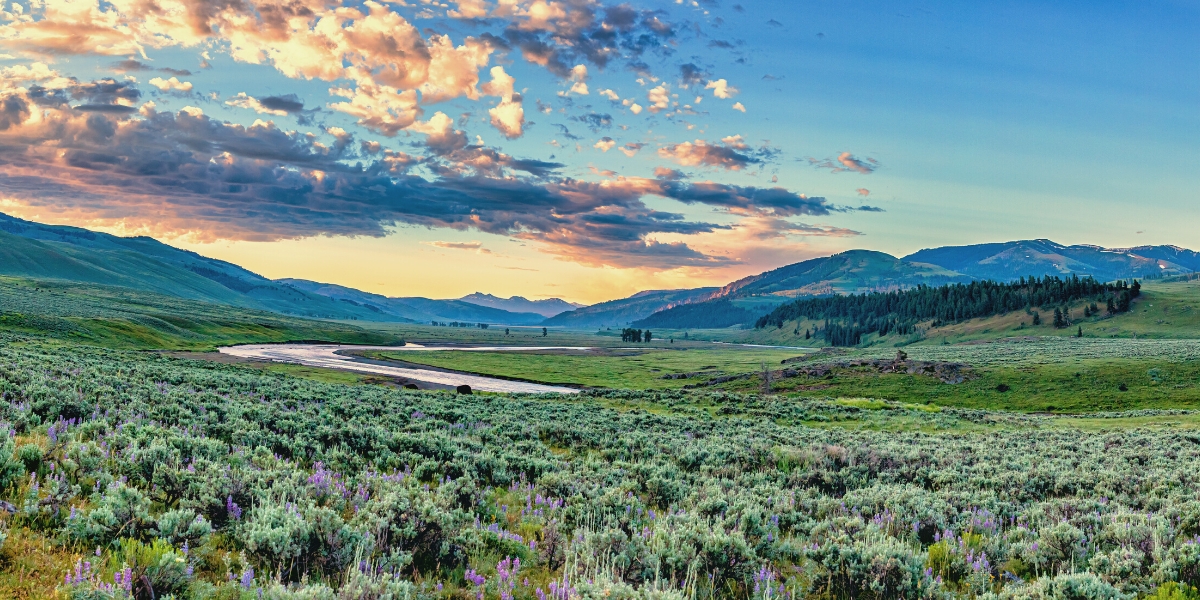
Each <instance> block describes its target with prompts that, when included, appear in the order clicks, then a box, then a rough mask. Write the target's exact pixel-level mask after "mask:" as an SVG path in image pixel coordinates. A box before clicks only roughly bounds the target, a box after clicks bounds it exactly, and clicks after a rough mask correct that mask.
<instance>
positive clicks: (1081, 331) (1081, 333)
mask: <svg viewBox="0 0 1200 600" xmlns="http://www.w3.org/2000/svg"><path fill="white" fill-rule="evenodd" d="M1075 337H1083V327H1080V328H1079V329H1077V330H1075Z"/></svg>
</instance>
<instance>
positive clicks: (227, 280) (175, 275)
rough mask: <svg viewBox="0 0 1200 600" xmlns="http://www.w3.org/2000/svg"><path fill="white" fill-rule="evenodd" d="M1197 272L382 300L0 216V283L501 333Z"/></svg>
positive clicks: (916, 263) (901, 269)
mask: <svg viewBox="0 0 1200 600" xmlns="http://www.w3.org/2000/svg"><path fill="white" fill-rule="evenodd" d="M1197 271H1200V252H1195V251H1192V250H1188V249H1185V248H1180V247H1177V246H1138V247H1134V248H1103V247H1100V246H1091V245H1075V246H1064V245H1061V244H1056V243H1054V242H1052V241H1050V240H1019V241H1013V242H1003V243H995V244H976V245H970V246H946V247H941V248H930V249H925V250H921V251H918V252H914V253H913V254H910V255H908V256H905V257H903V258H897V257H894V256H892V255H890V254H885V253H883V252H875V251H872V250H850V251H847V252H842V253H839V254H835V255H833V256H826V257H822V258H814V259H810V260H805V261H802V262H798V263H794V264H790V265H787V266H783V267H780V268H778V269H773V270H770V271H767V272H765V273H760V274H758V275H753V276H750V277H745V278H742V279H739V280H737V281H735V282H733V283H730V284H729V285H726V286H724V287H720V288H715V287H703V288H695V289H683V290H650V291H645V292H639V293H637V294H634V295H633V296H630V297H628V298H623V299H620V300H612V301H609V302H602V303H600V304H595V305H592V306H581V305H578V304H574V303H570V302H567V301H564V300H561V299H558V298H551V299H547V300H528V299H526V298H523V297H521V296H513V297H511V298H499V297H496V296H493V295H491V294H485V293H480V292H476V293H473V294H470V295H467V296H464V297H462V298H459V299H451V300H435V299H430V298H421V297H400V298H389V297H387V296H382V295H380V294H372V293H369V292H363V291H361V290H356V289H353V288H349V287H345V286H340V285H335V284H328V283H318V282H314V281H308V280H303V279H279V280H271V279H267V278H266V277H263V276H261V275H258V274H256V273H253V272H251V271H248V270H246V269H244V268H242V267H239V266H237V265H234V264H231V263H228V262H225V261H221V260H216V259H212V258H207V257H204V256H201V255H199V254H196V253H195V252H189V251H186V250H180V249H178V248H175V247H172V246H169V245H167V244H163V243H161V242H158V241H156V240H154V239H151V238H148V237H129V238H125V237H118V236H114V235H109V234H106V233H99V232H94V231H89V230H87V229H81V228H78V227H65V226H57V225H43V224H40V223H34V222H31V221H25V220H23V219H18V218H15V217H11V216H8V215H4V214H0V275H9V276H17V277H28V278H32V279H63V280H70V281H82V282H90V283H101V284H107V285H117V286H124V287H128V288H134V289H140V290H145V291H152V292H157V293H160V294H169V295H173V296H178V297H181V298H189V299H195V300H204V301H208V302H214V303H219V304H227V305H232V306H238V307H243V308H254V309H259V310H268V311H272V312H276V313H282V314H287V315H295V316H302V317H311V318H323V319H341V320H364V321H393V322H416V323H428V322H430V321H459V322H468V323H489V324H497V325H541V326H547V327H568V328H576V329H592V328H597V327H624V326H627V325H629V324H631V323H632V324H634V325H636V326H641V327H665V328H680V329H682V328H702V327H714V326H716V327H720V326H729V325H737V324H745V323H748V322H751V321H753V320H754V318H756V317H757V316H759V315H761V314H765V313H766V312H768V311H770V310H771V309H772V308H774V307H775V306H778V305H779V304H782V303H784V302H788V301H790V300H792V299H794V298H796V297H800V296H821V295H830V294H853V293H864V292H874V291H890V290H899V289H907V288H911V287H914V286H917V285H930V286H936V285H943V284H946V283H955V282H965V281H971V280H977V279H992V280H997V281H1010V280H1013V279H1016V278H1018V277H1023V276H1043V275H1059V276H1063V275H1080V276H1085V275H1090V276H1093V277H1095V278H1096V279H1099V280H1101V281H1112V280H1115V279H1125V278H1140V279H1146V278H1154V277H1161V276H1169V275H1179V274H1184V273H1193V272H1197Z"/></svg>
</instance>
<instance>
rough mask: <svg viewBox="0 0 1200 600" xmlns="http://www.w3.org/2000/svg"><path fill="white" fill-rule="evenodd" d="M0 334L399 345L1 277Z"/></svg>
mask: <svg viewBox="0 0 1200 600" xmlns="http://www.w3.org/2000/svg"><path fill="white" fill-rule="evenodd" d="M0 331H7V332H11V333H19V334H26V335H32V336H35V337H39V338H44V339H52V340H60V341H64V342H70V343H80V344H88V345H93V346H103V347H109V348H130V349H177V350H211V349H213V348H216V347H218V346H224V345H230V344H239V343H256V342H257V343H261V342H283V341H299V340H325V341H337V342H347V343H363V344H393V343H397V342H399V341H400V339H401V338H399V337H397V336H396V335H394V334H391V333H387V332H375V331H369V330H367V329H364V328H361V327H356V326H353V325H349V324H346V323H340V322H333V321H319V320H312V319H301V318H295V317H287V316H284V315H279V314H276V313H270V312H265V311H257V310H250V309H242V308H236V307H232V306H226V305H221V304H213V303H209V302H203V301H198V300H187V299H183V298H177V297H173V296H163V295H160V294H155V293H152V292H141V291H135V290H131V289H128V288H120V287H112V286H102V285H96V284H88V283H71V282H62V281H37V280H29V279H19V278H11V277H0Z"/></svg>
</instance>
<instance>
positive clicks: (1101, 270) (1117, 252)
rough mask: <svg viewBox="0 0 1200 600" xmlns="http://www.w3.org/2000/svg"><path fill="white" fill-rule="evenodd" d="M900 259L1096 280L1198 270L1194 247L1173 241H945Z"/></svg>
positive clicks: (1012, 274) (978, 274)
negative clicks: (1123, 244) (1127, 244)
mask: <svg viewBox="0 0 1200 600" xmlns="http://www.w3.org/2000/svg"><path fill="white" fill-rule="evenodd" d="M904 260H905V261H909V262H921V263H927V264H931V265H937V266H939V267H942V268H945V269H949V270H951V271H956V272H958V273H962V274H963V275H967V276H969V277H971V278H974V279H992V280H996V281H1011V280H1013V279H1017V278H1019V277H1027V276H1030V275H1035V276H1039V277H1040V276H1043V275H1058V276H1063V275H1072V274H1074V275H1079V276H1084V275H1091V276H1092V277H1095V278H1096V279H1099V280H1100V281H1113V280H1115V279H1126V278H1130V277H1134V278H1147V277H1160V276H1164V275H1179V274H1183V273H1191V272H1194V271H1197V270H1200V253H1198V252H1194V251H1192V250H1187V249H1184V248H1179V247H1177V246H1138V247H1135V248H1104V247H1101V246H1091V245H1075V246H1064V245H1062V244H1056V243H1054V242H1052V241H1050V240H1019V241H1015V242H1002V243H996V244H975V245H970V246H946V247H942V248H930V249H926V250H921V251H918V252H914V253H913V254H910V255H908V256H906V257H904Z"/></svg>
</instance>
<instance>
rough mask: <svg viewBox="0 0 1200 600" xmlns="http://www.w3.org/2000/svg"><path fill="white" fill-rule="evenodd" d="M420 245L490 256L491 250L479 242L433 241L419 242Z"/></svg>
mask: <svg viewBox="0 0 1200 600" xmlns="http://www.w3.org/2000/svg"><path fill="white" fill-rule="evenodd" d="M421 243H422V244H425V245H427V246H433V247H435V248H442V249H445V250H474V251H475V252H476V253H478V254H491V253H492V251H491V250H488V249H487V248H484V247H483V242H479V241H472V242H442V241H434V242H421Z"/></svg>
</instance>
